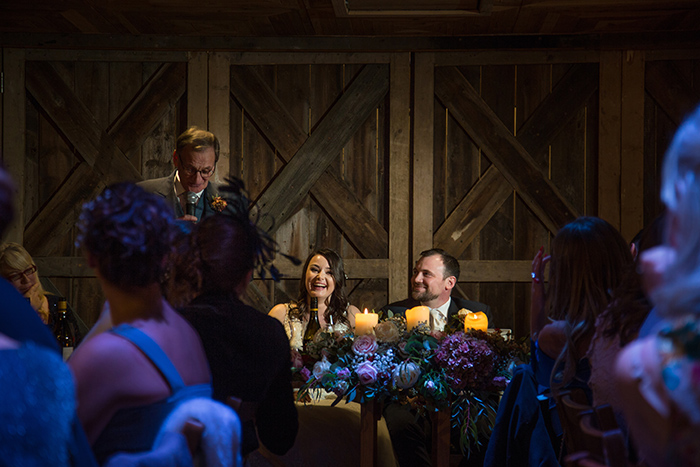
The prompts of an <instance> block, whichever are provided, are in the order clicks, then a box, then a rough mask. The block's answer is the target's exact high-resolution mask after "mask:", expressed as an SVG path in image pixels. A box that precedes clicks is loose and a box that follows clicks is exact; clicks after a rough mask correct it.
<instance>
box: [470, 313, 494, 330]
mask: <svg viewBox="0 0 700 467" xmlns="http://www.w3.org/2000/svg"><path fill="white" fill-rule="evenodd" d="M488 328H489V319H488V318H487V317H486V315H485V314H484V313H483V312H481V311H479V312H477V313H472V312H471V311H469V312H467V316H465V317H464V330H465V331H469V330H470V329H478V330H479V331H484V332H486V330H487V329H488Z"/></svg>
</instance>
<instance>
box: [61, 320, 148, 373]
mask: <svg viewBox="0 0 700 467" xmlns="http://www.w3.org/2000/svg"><path fill="white" fill-rule="evenodd" d="M138 354H139V351H138V350H137V349H136V347H134V346H133V345H132V344H131V343H130V342H128V341H126V340H125V339H122V338H120V337H119V336H116V335H114V334H112V333H110V332H103V333H101V334H98V335H97V336H95V337H94V338H92V339H90V340H88V341H85V342H83V343H82V344H80V345H79V346H78V348H77V349H75V352H73V354H72V355H71V357H70V359H69V360H68V366H69V367H70V368H71V370H72V371H73V374H74V375H75V378H76V380H78V383H80V380H81V379H82V378H83V377H85V378H88V377H89V378H90V379H93V378H94V377H96V376H99V375H102V374H111V375H112V376H113V377H114V376H116V375H117V374H120V373H122V372H123V371H127V370H128V369H129V367H130V365H129V364H128V362H131V361H133V358H138Z"/></svg>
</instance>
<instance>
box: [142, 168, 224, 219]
mask: <svg viewBox="0 0 700 467" xmlns="http://www.w3.org/2000/svg"><path fill="white" fill-rule="evenodd" d="M137 185H138V186H140V187H141V188H143V189H144V190H146V191H148V192H149V193H154V194H156V195H159V196H162V197H163V198H165V201H166V203H167V204H168V206H170V208H171V209H172V210H173V212H174V213H175V217H182V216H184V215H185V213H184V212H182V205H180V200H178V199H177V196H175V171H173V172H172V173H171V174H170V175H168V176H167V177H161V178H154V179H151V180H144V181H142V182H139V183H137ZM218 192H219V186H218V185H217V184H215V183H214V182H213V181H211V180H209V183H208V184H207V187H206V188H205V189H204V193H202V196H200V197H199V203H197V209H196V211H195V215H196V216H197V220H198V221H200V220H202V219H204V218H206V217H209V216H211V215H213V214H215V213H216V211H214V209H212V207H211V203H212V201H213V197H214V196H218Z"/></svg>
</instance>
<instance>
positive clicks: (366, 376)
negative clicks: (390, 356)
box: [355, 361, 377, 386]
mask: <svg viewBox="0 0 700 467" xmlns="http://www.w3.org/2000/svg"><path fill="white" fill-rule="evenodd" d="M355 373H357V377H358V378H359V380H360V383H362V384H364V385H365V386H367V385H368V384H372V383H374V382H375V381H377V369H376V368H375V367H374V365H372V363H371V362H367V361H365V362H362V363H360V364H359V365H358V366H357V370H355Z"/></svg>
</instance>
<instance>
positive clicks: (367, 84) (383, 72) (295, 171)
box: [256, 65, 388, 231]
mask: <svg viewBox="0 0 700 467" xmlns="http://www.w3.org/2000/svg"><path fill="white" fill-rule="evenodd" d="M387 91H388V76H387V67H386V66H384V65H367V66H366V67H365V68H364V69H363V70H362V72H360V74H359V75H358V76H357V78H356V79H355V81H354V82H353V83H352V84H351V85H350V87H349V88H348V90H347V92H346V93H345V94H343V96H342V97H341V98H340V99H339V100H338V101H337V102H336V104H335V105H334V106H333V108H332V109H331V110H330V111H329V113H328V114H326V116H325V118H324V119H323V121H321V123H319V125H318V126H317V128H316V129H315V131H314V132H313V133H312V134H311V136H310V137H309V138H308V139H307V140H306V141H305V142H304V144H303V145H302V146H301V148H299V150H298V151H297V153H296V154H295V156H294V157H293V158H292V159H291V160H290V161H289V162H288V163H287V165H286V166H285V167H284V169H282V171H281V172H280V173H279V174H278V176H277V178H275V180H274V181H273V183H272V184H271V185H270V186H269V187H268V189H267V190H266V191H265V193H263V195H262V196H261V197H260V198H259V199H258V200H257V202H256V207H257V209H258V210H259V211H260V212H261V214H262V215H263V216H264V217H261V220H260V226H261V227H262V228H264V229H265V230H270V231H272V230H273V227H274V226H279V225H280V224H281V223H283V222H284V221H285V220H286V219H287V218H288V217H289V215H290V214H291V213H292V209H293V208H294V207H296V206H297V205H298V204H299V203H300V202H301V200H302V198H303V197H304V196H306V193H308V191H309V190H310V188H311V186H312V185H313V184H314V183H315V182H316V180H317V179H318V178H319V176H320V175H321V174H322V173H323V171H324V170H325V169H326V167H328V165H329V164H330V163H331V162H332V160H333V158H334V157H335V155H336V154H337V153H338V152H339V151H340V149H341V148H342V147H343V145H344V144H345V143H346V142H347V141H348V139H349V138H350V137H351V136H352V135H353V133H354V132H355V131H356V130H357V128H358V127H359V126H360V125H361V124H362V123H363V122H364V120H365V119H366V118H367V115H368V113H369V112H370V111H372V110H374V109H375V108H376V106H377V105H378V103H379V101H380V100H381V99H383V98H384V95H385V94H386V92H387Z"/></svg>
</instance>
